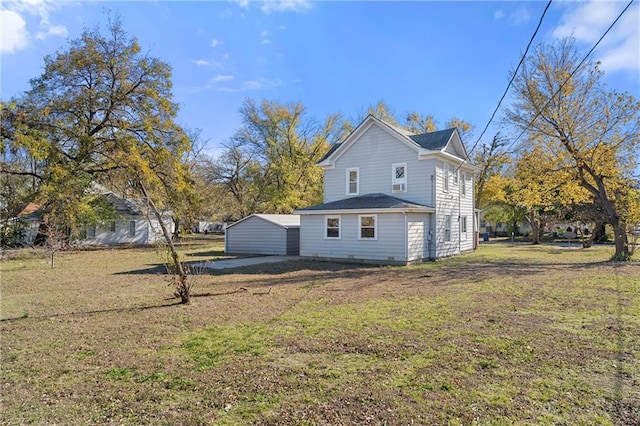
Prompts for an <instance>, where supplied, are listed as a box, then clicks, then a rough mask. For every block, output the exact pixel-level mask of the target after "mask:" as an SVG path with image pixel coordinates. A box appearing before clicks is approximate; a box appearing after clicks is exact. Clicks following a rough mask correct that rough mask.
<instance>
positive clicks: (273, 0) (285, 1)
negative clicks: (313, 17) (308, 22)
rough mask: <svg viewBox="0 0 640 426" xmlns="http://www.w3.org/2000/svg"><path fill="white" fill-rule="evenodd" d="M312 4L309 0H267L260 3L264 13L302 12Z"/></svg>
mask: <svg viewBox="0 0 640 426" xmlns="http://www.w3.org/2000/svg"><path fill="white" fill-rule="evenodd" d="M312 6H313V4H312V3H311V2H310V1H309V0H267V1H265V2H263V3H262V11H263V12H264V13H271V12H296V13H303V12H306V11H308V10H309V9H311V7H312Z"/></svg>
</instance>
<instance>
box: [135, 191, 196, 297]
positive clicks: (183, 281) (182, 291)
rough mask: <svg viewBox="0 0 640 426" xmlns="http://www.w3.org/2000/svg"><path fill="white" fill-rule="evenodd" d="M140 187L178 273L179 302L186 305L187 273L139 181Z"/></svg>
mask: <svg viewBox="0 0 640 426" xmlns="http://www.w3.org/2000/svg"><path fill="white" fill-rule="evenodd" d="M140 187H141V188H142V193H143V194H144V196H145V198H146V199H147V203H148V204H149V207H150V208H151V210H152V211H153V215H154V216H155V217H156V219H157V220H158V224H159V225H160V229H161V230H162V235H163V236H164V238H165V240H167V245H168V246H169V250H170V251H171V259H172V260H173V267H174V268H175V271H176V272H177V273H178V284H177V286H176V287H177V288H176V292H177V294H178V295H179V296H180V303H182V304H185V305H188V304H189V303H191V288H190V286H189V282H188V280H187V273H186V272H185V270H184V268H183V267H182V262H180V256H179V255H178V251H177V250H176V246H175V245H174V244H173V240H172V238H171V234H170V233H169V230H168V229H167V227H166V226H165V224H164V221H163V220H162V215H161V214H160V211H159V210H158V209H157V207H156V205H155V204H154V203H153V200H152V199H151V197H150V196H149V194H148V193H147V189H146V188H145V187H144V185H143V184H142V183H140Z"/></svg>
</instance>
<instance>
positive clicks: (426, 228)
mask: <svg viewBox="0 0 640 426" xmlns="http://www.w3.org/2000/svg"><path fill="white" fill-rule="evenodd" d="M466 159H467V153H466V150H465V148H464V145H463V144H462V141H461V139H460V134H459V133H458V131H457V129H455V128H454V129H447V130H441V131H436V132H429V133H423V134H413V133H411V132H409V131H407V130H404V129H401V128H398V127H396V126H392V125H389V124H387V123H385V122H383V121H381V120H379V119H377V118H375V117H374V116H372V115H369V116H367V118H365V119H364V121H363V122H362V123H361V124H360V125H359V126H358V127H357V128H356V129H355V130H354V131H353V132H352V133H351V134H350V135H349V136H348V137H347V138H346V139H345V140H344V141H343V142H341V143H339V144H336V145H335V146H333V147H332V148H331V150H330V151H329V152H328V153H327V154H326V155H325V157H324V158H323V159H322V160H321V161H320V162H319V163H318V165H319V166H320V167H322V168H323V169H324V203H322V204H319V205H315V206H311V207H307V208H303V209H299V210H296V211H295V212H294V213H296V214H298V215H300V255H301V256H305V257H312V258H321V259H344V260H362V261H371V262H376V263H390V264H408V263H415V262H421V261H424V260H428V259H438V258H441V257H445V256H452V255H456V254H459V253H461V252H465V251H471V250H473V249H474V248H475V242H476V231H477V229H476V228H477V224H476V219H475V217H474V208H473V206H474V200H473V197H474V188H473V173H474V171H475V170H476V168H475V167H474V166H472V165H470V164H469V163H468V162H467V161H466Z"/></svg>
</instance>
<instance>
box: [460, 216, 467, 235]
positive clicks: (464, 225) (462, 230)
mask: <svg viewBox="0 0 640 426" xmlns="http://www.w3.org/2000/svg"><path fill="white" fill-rule="evenodd" d="M460 233H462V234H466V233H467V217H466V216H462V217H460Z"/></svg>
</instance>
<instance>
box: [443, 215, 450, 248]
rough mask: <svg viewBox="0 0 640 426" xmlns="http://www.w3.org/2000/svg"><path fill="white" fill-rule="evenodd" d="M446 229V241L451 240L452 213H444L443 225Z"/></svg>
mask: <svg viewBox="0 0 640 426" xmlns="http://www.w3.org/2000/svg"><path fill="white" fill-rule="evenodd" d="M442 227H443V229H444V235H443V236H444V241H445V242H447V243H448V242H451V215H450V214H446V215H444V224H443V225H442Z"/></svg>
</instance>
